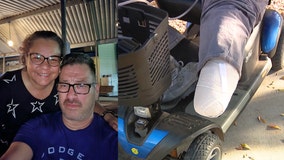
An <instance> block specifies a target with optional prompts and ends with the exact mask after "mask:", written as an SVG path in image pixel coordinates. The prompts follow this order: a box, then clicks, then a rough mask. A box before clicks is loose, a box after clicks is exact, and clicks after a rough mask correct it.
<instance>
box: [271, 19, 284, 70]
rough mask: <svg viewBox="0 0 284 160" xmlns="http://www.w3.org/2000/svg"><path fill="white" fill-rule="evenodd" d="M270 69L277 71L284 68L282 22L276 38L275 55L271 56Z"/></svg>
mask: <svg viewBox="0 0 284 160" xmlns="http://www.w3.org/2000/svg"><path fill="white" fill-rule="evenodd" d="M271 62H272V70H274V71H278V70H281V69H283V68H284V24H283V25H282V29H281V33H280V36H279V40H278V45H277V49H276V52H275V55H274V56H273V57H272V58H271Z"/></svg>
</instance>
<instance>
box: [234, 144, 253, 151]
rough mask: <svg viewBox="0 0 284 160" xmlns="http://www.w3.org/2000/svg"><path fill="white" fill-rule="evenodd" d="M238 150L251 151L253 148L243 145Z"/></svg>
mask: <svg viewBox="0 0 284 160" xmlns="http://www.w3.org/2000/svg"><path fill="white" fill-rule="evenodd" d="M236 149H237V150H250V149H251V148H250V147H249V145H247V144H246V143H242V144H240V145H239V146H238V147H237V148H236Z"/></svg>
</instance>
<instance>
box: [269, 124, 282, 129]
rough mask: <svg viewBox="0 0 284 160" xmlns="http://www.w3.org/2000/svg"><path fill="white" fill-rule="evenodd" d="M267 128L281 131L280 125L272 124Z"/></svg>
mask: <svg viewBox="0 0 284 160" xmlns="http://www.w3.org/2000/svg"><path fill="white" fill-rule="evenodd" d="M267 127H268V128H272V129H281V128H280V127H279V126H278V125H275V124H270V125H268V126H267Z"/></svg>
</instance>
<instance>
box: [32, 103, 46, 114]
mask: <svg viewBox="0 0 284 160" xmlns="http://www.w3.org/2000/svg"><path fill="white" fill-rule="evenodd" d="M43 104H44V102H43V103H40V102H38V101H36V102H31V105H33V110H32V113H33V112H35V111H36V110H38V111H40V112H42V110H41V106H42V105H43Z"/></svg>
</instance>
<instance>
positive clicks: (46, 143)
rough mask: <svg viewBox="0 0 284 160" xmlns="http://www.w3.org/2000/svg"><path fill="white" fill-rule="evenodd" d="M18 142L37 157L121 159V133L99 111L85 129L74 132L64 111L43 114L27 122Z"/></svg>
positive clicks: (73, 159) (74, 159)
mask: <svg viewBox="0 0 284 160" xmlns="http://www.w3.org/2000/svg"><path fill="white" fill-rule="evenodd" d="M14 141H21V142H25V143H26V144H28V145H29V146H30V147H31V148H32V150H33V154H34V157H33V159H35V160H40V159H45V160H51V159H52V160H117V157H118V155H117V154H118V147H117V144H118V140H117V132H116V131H114V130H113V129H112V128H111V127H110V126H109V124H108V123H107V122H106V121H105V120H104V119H103V118H102V117H100V116H99V115H98V114H94V119H93V122H92V123H91V124H90V125H89V126H88V127H87V128H85V129H82V130H77V131H73V130H70V129H68V128H67V127H66V126H65V125H64V124H63V121H62V113H61V112H57V113H53V114H46V115H41V116H39V117H37V118H34V119H32V120H30V121H28V122H27V123H26V124H24V125H23V126H22V127H21V128H20V130H19V132H18V134H17V135H16V137H15V138H14Z"/></svg>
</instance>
